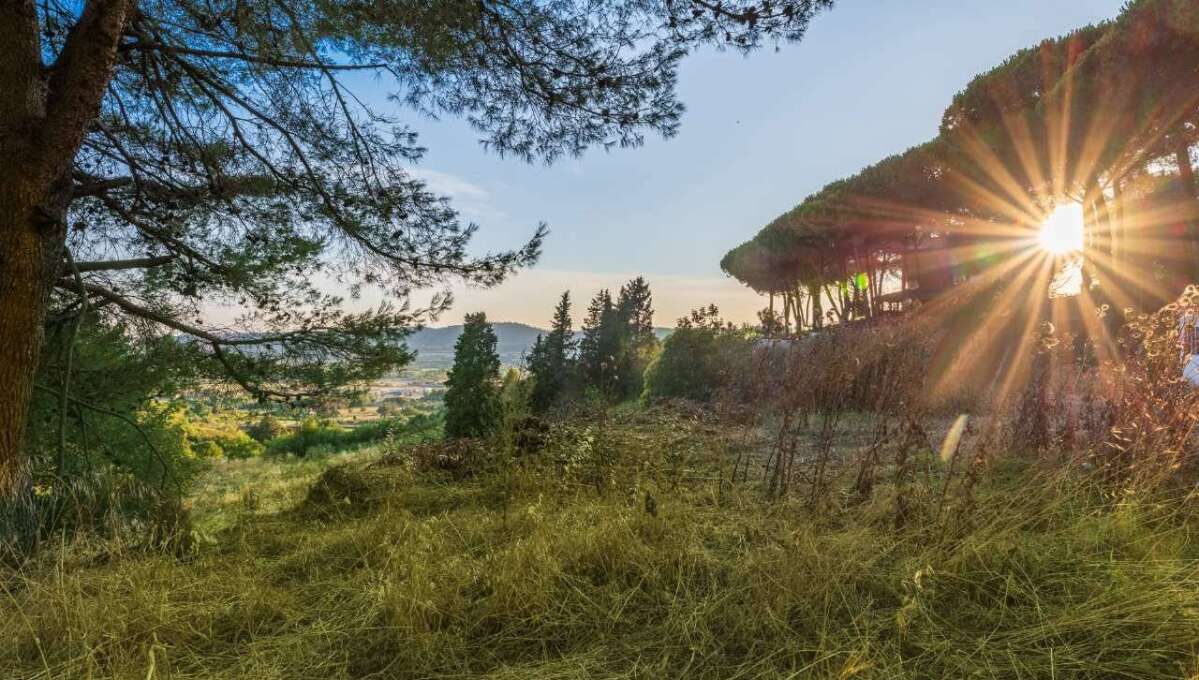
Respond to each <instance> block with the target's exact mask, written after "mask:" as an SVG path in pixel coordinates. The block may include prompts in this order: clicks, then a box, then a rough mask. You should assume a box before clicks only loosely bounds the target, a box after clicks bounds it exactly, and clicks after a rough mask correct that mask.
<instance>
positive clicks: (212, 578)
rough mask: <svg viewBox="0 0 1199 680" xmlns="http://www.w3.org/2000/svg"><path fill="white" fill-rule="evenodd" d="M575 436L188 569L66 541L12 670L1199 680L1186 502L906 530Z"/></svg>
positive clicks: (691, 461)
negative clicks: (1198, 678)
mask: <svg viewBox="0 0 1199 680" xmlns="http://www.w3.org/2000/svg"><path fill="white" fill-rule="evenodd" d="M568 434H569V436H562V437H560V438H559V439H557V440H555V442H553V443H552V444H551V446H550V447H549V448H547V449H546V450H545V451H543V452H542V453H540V454H535V455H529V456H526V457H523V458H521V459H518V462H517V463H514V464H511V465H494V464H493V465H489V466H485V469H484V470H482V471H481V472H479V473H477V474H475V475H473V476H471V477H468V478H466V479H457V478H459V477H461V474H450V473H448V472H444V471H438V470H429V469H424V468H420V467H416V466H414V465H413V464H412V462H411V460H410V459H409V458H406V457H405V456H403V455H397V454H395V453H394V452H392V453H390V455H384V452H379V451H375V452H373V453H371V454H367V453H363V454H362V455H361V456H360V457H359V458H358V459H355V460H352V461H351V462H349V464H348V465H346V466H344V467H340V468H336V470H337V471H336V472H329V473H326V474H325V475H323V476H321V477H320V478H319V480H318V481H317V483H316V485H315V486H313V487H312V488H313V491H311V492H306V496H305V497H303V498H297V497H296V496H289V497H290V498H291V499H292V503H291V504H290V506H289V507H288V508H287V509H284V510H282V511H279V512H275V513H270V514H250V513H246V514H242V515H240V516H238V517H237V520H236V522H234V523H233V524H232V525H231V526H230V527H229V528H228V529H226V530H224V531H223V532H221V533H220V534H219V536H218V540H217V542H216V543H215V544H214V545H209V546H203V547H201V548H199V549H198V550H197V551H196V552H194V553H192V554H188V555H184V556H170V555H164V554H157V553H139V552H130V551H121V550H119V549H117V548H114V547H112V546H84V545H74V546H66V547H64V548H62V549H59V550H55V551H48V552H47V553H46V554H44V555H43V557H42V558H41V559H40V561H39V562H38V563H36V564H33V565H30V566H28V567H27V568H26V569H25V570H24V571H23V572H21V573H20V574H18V575H14V576H12V577H11V578H10V579H9V580H8V581H7V585H6V586H5V588H6V590H5V591H4V595H3V598H2V599H0V640H6V641H11V644H6V645H3V646H0V676H3V677H20V678H51V677H53V678H59V677H118V678H139V679H142V678H148V677H164V678H165V677H173V678H193V677H217V678H220V677H227V678H234V677H236V678H322V679H329V678H349V677H397V678H432V677H488V678H609V677H613V678H664V677H688V678H692V677H694V678H757V677H794V678H806V677H817V678H851V677H852V678H905V677H907V678H965V677H983V678H1041V677H1043V678H1066V677H1094V678H1120V677H1123V678H1186V677H1193V676H1194V675H1195V673H1196V672H1197V671H1199V667H1197V663H1196V659H1197V657H1196V651H1197V650H1196V645H1197V644H1199V566H1197V565H1199V562H1196V558H1197V557H1199V537H1197V535H1196V531H1197V529H1199V518H1196V517H1194V515H1193V510H1192V505H1193V503H1192V502H1190V501H1189V500H1188V499H1186V498H1174V499H1163V498H1152V499H1148V498H1146V499H1138V498H1136V497H1129V498H1125V499H1120V500H1115V499H1112V498H1110V497H1105V496H1104V495H1103V494H1101V493H1098V492H1097V491H1096V490H1095V488H1093V487H1091V486H1090V485H1088V484H1087V483H1086V481H1085V480H1081V479H1072V478H1069V477H1067V476H1065V475H1061V474H1057V475H1044V474H1039V473H1037V472H1036V471H1035V470H1032V469H1029V468H1027V467H1019V468H1008V469H1005V470H1002V471H996V472H993V473H992V474H989V475H988V476H987V477H986V479H985V480H984V482H983V483H982V484H981V485H980V487H979V488H978V493H977V499H976V501H975V504H974V506H973V508H974V509H973V510H971V511H969V512H965V511H961V512H956V513H951V516H950V517H949V518H948V520H947V521H942V522H939V523H938V522H934V521H933V520H932V517H933V516H934V513H932V512H926V513H923V514H921V513H914V514H913V517H915V519H913V520H912V521H911V522H909V524H908V525H907V526H905V528H903V529H901V530H897V529H896V528H895V526H894V522H893V505H892V498H890V497H889V495H888V493H887V492H886V491H885V490H884V491H883V492H881V493H879V494H878V495H877V496H876V497H875V498H874V499H873V500H871V501H869V502H866V503H862V504H856V505H855V504H852V503H850V502H848V501H845V502H840V501H838V502H835V503H832V504H831V505H830V507H822V508H821V510H820V511H819V512H816V511H813V510H811V509H809V508H808V507H806V506H804V505H802V504H800V503H799V502H797V501H781V502H774V503H767V502H765V501H764V500H763V498H762V495H761V493H760V491H759V490H758V489H757V488H755V487H754V486H753V485H752V484H750V485H741V486H737V487H733V486H731V485H730V484H728V483H727V481H724V480H723V479H722V476H721V474H720V472H719V471H720V469H721V468H720V465H719V463H720V462H721V461H722V460H726V456H727V455H728V454H727V448H728V446H729V444H730V441H732V440H731V439H730V438H729V437H727V436H726V435H725V434H724V433H723V432H722V431H721V430H720V428H714V427H711V426H707V425H705V424H703V423H702V422H698V421H695V420H687V419H683V418H679V417H676V416H673V415H669V414H656V415H648V414H641V413H632V414H629V413H626V414H622V415H619V416H617V417H615V418H608V419H604V420H603V421H597V422H596V423H592V424H590V425H588V426H586V427H584V426H579V427H578V428H577V431H576V432H574V433H568ZM257 483H259V482H254V481H251V482H249V484H250V485H253V484H257ZM932 483H935V480H934V482H932ZM926 495H927V497H928V498H929V499H932V498H935V494H926ZM928 502H929V503H931V502H932V501H931V500H929V501H928ZM651 510H652V512H651Z"/></svg>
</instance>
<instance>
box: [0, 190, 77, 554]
mask: <svg viewBox="0 0 1199 680" xmlns="http://www.w3.org/2000/svg"><path fill="white" fill-rule="evenodd" d="M6 193H7V192H0V385H3V386H4V387H3V389H0V532H2V537H0V545H3V546H5V547H7V548H9V549H12V550H15V551H17V553H18V554H23V553H26V552H28V551H29V549H31V548H32V547H33V543H34V540H35V536H36V517H35V515H34V509H33V493H32V484H33V483H32V478H31V476H30V463H29V460H28V457H27V456H26V455H25V454H24V450H23V449H24V447H23V444H24V437H25V425H26V420H27V418H28V411H29V400H30V398H31V397H32V393H33V380H34V372H35V371H36V370H37V364H38V355H39V352H40V350H41V345H42V324H43V321H44V316H45V308H46V300H47V297H48V293H49V289H50V281H51V277H52V275H53V274H52V273H51V271H50V266H51V262H53V260H54V258H53V256H52V253H61V252H62V249H61V241H62V238H61V233H62V230H61V229H60V228H59V227H57V226H56V225H55V223H54V221H53V220H45V219H42V218H41V217H40V216H38V215H37V210H36V209H34V208H33V207H32V206H31V205H29V203H30V201H28V200H24V201H23V200H21V197H19V196H12V195H5V194H6ZM56 243H57V244H58V247H57V248H55V247H54V245H55V244H56Z"/></svg>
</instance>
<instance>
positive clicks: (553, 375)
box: [529, 291, 575, 413]
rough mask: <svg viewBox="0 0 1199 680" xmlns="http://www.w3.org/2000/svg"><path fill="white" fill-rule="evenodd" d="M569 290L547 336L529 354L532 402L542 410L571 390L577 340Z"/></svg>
mask: <svg viewBox="0 0 1199 680" xmlns="http://www.w3.org/2000/svg"><path fill="white" fill-rule="evenodd" d="M571 323H572V322H571V318H570V291H567V292H565V293H562V299H561V300H559V301H558V306H557V307H556V308H555V309H554V322H553V326H552V327H551V329H550V332H549V334H548V335H546V336H545V337H544V338H542V337H541V336H540V335H539V336H537V340H536V341H535V342H534V343H533V350H532V351H531V352H530V354H529V373H530V374H531V375H532V376H533V390H532V393H531V395H530V402H531V406H532V407H533V410H534V411H536V412H538V413H541V412H544V411H546V410H548V409H550V408H552V407H553V406H554V405H556V404H558V403H559V402H561V401H562V399H563V398H564V397H565V396H566V394H567V393H568V391H569V389H570V382H571V373H572V368H573V366H572V357H571V355H572V354H573V352H574V348H575V341H574V334H573V332H572V331H571Z"/></svg>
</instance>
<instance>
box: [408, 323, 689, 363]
mask: <svg viewBox="0 0 1199 680" xmlns="http://www.w3.org/2000/svg"><path fill="white" fill-rule="evenodd" d="M491 325H492V327H493V328H495V339H496V351H497V352H498V353H499V355H500V360H501V361H502V362H504V364H506V365H515V364H518V363H520V359H521V355H522V354H524V353H525V352H527V351H528V350H529V348H530V347H532V346H533V342H534V341H535V340H536V339H537V336H538V335H545V334H547V333H548V332H549V331H547V330H545V329H543V328H537V327H536V326H530V325H528V324H524V323H515V322H511V321H501V322H498V323H494V322H493V323H492V324H491ZM671 332H672V329H670V328H655V329H654V333H655V334H656V335H657V336H658V338H659V339H662V338H665V337H666V336H668V335H670V333H671ZM460 335H462V325H461V324H458V325H455V326H445V327H444V328H424V329H421V330H419V331H417V332H415V333H413V334H412V335H409V336H408V338H407V340H406V341H405V342H406V343H407V345H408V348H409V349H413V350H416V352H417V359H416V365H417V366H448V365H449V364H450V363H451V362H452V361H453V356H454V343H455V342H457V341H458V336H460ZM580 336H581V333H578V332H576V333H575V337H576V338H577V337H580Z"/></svg>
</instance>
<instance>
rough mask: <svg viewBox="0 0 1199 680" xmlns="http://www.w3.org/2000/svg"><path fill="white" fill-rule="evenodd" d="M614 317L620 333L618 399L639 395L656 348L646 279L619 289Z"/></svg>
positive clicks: (651, 303) (650, 296) (638, 278)
mask: <svg viewBox="0 0 1199 680" xmlns="http://www.w3.org/2000/svg"><path fill="white" fill-rule="evenodd" d="M616 315H617V322H618V332H619V334H620V338H619V348H618V354H617V362H616V363H617V366H618V369H617V390H618V393H619V396H620V398H622V399H627V398H629V397H633V396H637V395H640V394H641V386H642V377H643V375H644V373H645V367H646V366H648V365H649V362H650V360H651V359H652V358H653V355H654V352H655V351H657V348H658V337H657V336H656V335H655V334H654V309H653V295H652V294H651V292H650V288H649V284H648V283H647V282H646V281H645V277H642V276H638V277H637V278H635V279H633V280H632V281H629V282H628V283H626V284H625V285H624V286H622V287H621V289H620V296H619V298H617V303H616Z"/></svg>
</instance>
